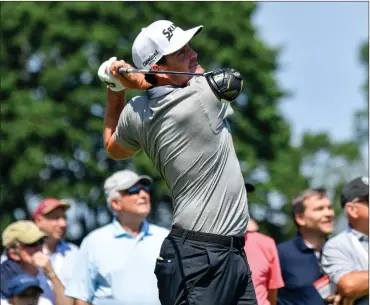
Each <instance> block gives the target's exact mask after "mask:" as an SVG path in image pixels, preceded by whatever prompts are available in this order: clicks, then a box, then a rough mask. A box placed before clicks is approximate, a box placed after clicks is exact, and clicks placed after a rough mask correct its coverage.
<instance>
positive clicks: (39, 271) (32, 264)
mask: <svg viewBox="0 0 370 305" xmlns="http://www.w3.org/2000/svg"><path fill="white" fill-rule="evenodd" d="M44 240H45V233H43V232H42V231H41V230H40V229H39V228H38V227H37V226H36V225H35V224H34V223H33V222H32V221H26V220H21V221H17V222H14V223H12V224H10V225H9V226H8V227H7V228H6V229H5V230H4V232H3V234H2V244H3V247H4V248H5V250H6V254H7V257H8V259H7V260H5V261H4V262H3V263H2V264H1V266H0V268H1V271H0V277H1V283H0V295H1V305H3V304H8V300H9V298H10V292H9V289H8V285H9V281H10V280H11V279H12V278H13V277H14V276H16V275H19V274H21V273H27V274H30V275H32V276H35V277H37V278H38V280H39V281H40V285H41V288H42V290H43V293H42V298H43V299H45V300H47V301H48V302H47V303H48V304H49V305H68V304H70V300H68V299H67V298H66V297H65V296H64V286H63V284H62V283H61V282H60V280H59V278H58V277H57V275H56V274H55V272H54V269H53V268H52V266H51V263H50V260H49V258H48V256H46V255H45V254H43V253H42V246H43V243H44ZM51 287H53V289H52V288H51Z"/></svg>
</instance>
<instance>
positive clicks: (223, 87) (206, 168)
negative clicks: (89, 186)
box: [98, 20, 257, 305]
mask: <svg viewBox="0 0 370 305" xmlns="http://www.w3.org/2000/svg"><path fill="white" fill-rule="evenodd" d="M202 28H203V26H198V27H195V28H193V29H190V30H187V31H184V30H182V29H181V28H180V27H178V26H177V25H175V24H173V23H172V22H171V21H168V20H159V21H156V22H154V23H152V24H150V25H149V26H148V27H146V28H144V29H142V31H141V32H140V33H139V34H138V36H137V37H136V39H135V41H134V44H133V47H132V58H133V61H134V63H135V66H136V67H137V68H139V69H151V70H155V71H159V70H162V71H164V70H165V71H169V70H170V71H178V72H191V73H203V72H204V69H203V68H202V67H201V66H200V65H199V63H198V55H197V53H196V52H195V51H194V50H193V49H192V48H191V46H190V44H189V42H190V40H191V39H192V38H193V37H194V36H195V35H197V34H198V33H199V32H200V31H201V30H202ZM130 67H131V66H130V65H128V64H127V63H125V62H124V61H123V60H120V61H117V60H116V58H115V57H112V58H111V59H110V60H108V61H106V62H105V63H103V64H102V65H101V66H100V68H99V71H98V75H99V77H100V79H101V80H102V81H103V82H105V83H106V84H107V85H108V89H107V107H106V112H105V129H104V141H105V147H106V150H107V152H108V154H109V156H110V157H111V158H113V159H116V160H119V159H127V158H130V157H132V156H134V155H135V154H136V153H137V152H138V151H140V150H144V151H145V153H146V154H147V155H148V156H149V158H150V159H151V160H152V162H153V163H154V165H155V166H156V168H157V169H158V170H159V172H160V174H161V176H162V177H163V179H164V180H165V181H166V183H167V185H168V187H169V188H170V190H171V193H172V197H173V205H174V218H173V227H172V230H171V232H170V234H169V236H168V238H166V239H165V241H164V243H163V245H162V248H161V252H160V257H159V258H158V259H157V263H156V268H155V274H156V276H157V279H158V289H159V298H160V300H161V303H162V305H178V304H185V303H189V304H190V303H191V304H193V305H195V304H202V305H203V304H217V305H226V304H227V305H230V304H238V305H242V304H257V301H256V296H255V291H254V288H253V284H252V279H251V272H250V269H249V266H248V262H247V259H246V256H245V251H244V249H243V247H244V234H245V232H246V229H247V224H248V220H249V214H248V204H247V191H246V190H245V186H244V179H243V175H242V172H241V169H240V165H239V162H238V159H237V157H236V153H235V149H234V146H233V141H232V137H231V131H230V127H229V124H228V122H227V117H228V116H229V115H231V114H232V113H233V110H232V109H231V107H230V105H229V104H228V103H224V101H225V99H226V100H227V101H231V100H232V99H233V98H235V96H236V95H237V94H238V93H239V92H240V91H241V84H242V78H241V76H240V73H238V72H236V71H234V70H230V69H224V70H220V71H217V72H215V73H210V74H209V77H202V76H199V77H192V76H188V75H170V74H155V76H154V77H148V76H144V75H143V74H136V73H135V74H128V75H124V76H122V75H120V74H119V69H120V68H130ZM238 80H239V83H238ZM230 83H237V84H239V87H237V86H236V87H235V88H234V89H233V90H230V89H231V87H230V86H229V84H230ZM215 84H216V85H215ZM125 87H127V88H135V89H147V88H148V87H149V89H148V90H146V92H145V96H139V97H135V98H133V99H132V100H131V101H130V102H129V103H127V105H126V106H125Z"/></svg>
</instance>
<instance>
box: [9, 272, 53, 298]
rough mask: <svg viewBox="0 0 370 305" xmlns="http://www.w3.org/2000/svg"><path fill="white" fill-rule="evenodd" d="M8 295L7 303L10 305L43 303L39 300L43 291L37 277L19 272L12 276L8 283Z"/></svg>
mask: <svg viewBox="0 0 370 305" xmlns="http://www.w3.org/2000/svg"><path fill="white" fill-rule="evenodd" d="M8 291H9V295H10V299H9V303H10V304H12V305H43V304H47V303H45V302H42V301H41V300H40V296H41V294H42V293H43V292H44V291H43V290H42V288H41V286H40V281H39V280H38V278H37V277H35V276H32V275H29V274H27V273H21V274H19V275H16V276H15V277H13V278H12V279H11V280H10V281H9V283H8Z"/></svg>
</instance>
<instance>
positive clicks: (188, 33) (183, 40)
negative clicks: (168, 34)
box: [163, 25, 203, 55]
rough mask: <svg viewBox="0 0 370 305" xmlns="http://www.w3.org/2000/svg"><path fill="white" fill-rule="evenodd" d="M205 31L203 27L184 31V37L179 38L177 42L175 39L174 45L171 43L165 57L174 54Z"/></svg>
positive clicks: (164, 53) (165, 51)
mask: <svg viewBox="0 0 370 305" xmlns="http://www.w3.org/2000/svg"><path fill="white" fill-rule="evenodd" d="M202 29H203V25H200V26H197V27H195V28H192V29H190V30H187V31H184V35H179V36H177V37H178V38H177V39H176V40H175V38H173V39H174V40H173V43H171V47H170V48H168V49H167V50H164V52H163V55H169V54H172V53H174V52H176V51H178V50H180V49H181V48H183V47H184V46H185V45H186V44H187V43H188V42H189V41H190V40H191V39H192V38H193V37H194V36H196V35H198V34H199V33H200V32H201V31H202Z"/></svg>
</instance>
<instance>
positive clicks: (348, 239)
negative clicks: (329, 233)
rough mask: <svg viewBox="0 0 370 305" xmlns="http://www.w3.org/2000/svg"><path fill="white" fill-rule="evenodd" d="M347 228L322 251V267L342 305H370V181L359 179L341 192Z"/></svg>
mask: <svg viewBox="0 0 370 305" xmlns="http://www.w3.org/2000/svg"><path fill="white" fill-rule="evenodd" d="M342 207H343V209H344V210H345V211H346V214H347V218H348V227H347V228H346V230H345V231H344V232H342V233H340V234H338V235H337V236H335V237H333V238H331V239H330V240H329V241H328V242H327V243H326V244H325V247H324V252H323V259H322V265H323V268H324V270H325V272H326V273H327V274H328V275H329V277H330V279H331V281H332V282H333V283H335V284H336V286H337V289H338V291H339V293H340V294H341V295H342V296H344V300H343V303H342V304H343V305H349V304H356V305H369V298H368V295H369V178H368V177H358V178H356V179H354V180H352V181H351V182H349V183H347V184H346V185H345V186H344V188H343V191H342Z"/></svg>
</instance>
